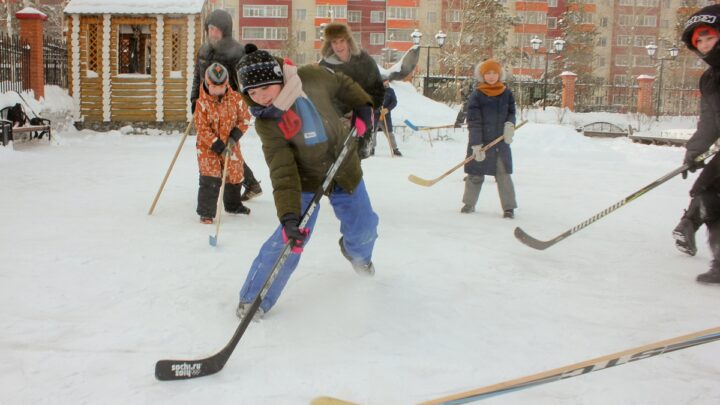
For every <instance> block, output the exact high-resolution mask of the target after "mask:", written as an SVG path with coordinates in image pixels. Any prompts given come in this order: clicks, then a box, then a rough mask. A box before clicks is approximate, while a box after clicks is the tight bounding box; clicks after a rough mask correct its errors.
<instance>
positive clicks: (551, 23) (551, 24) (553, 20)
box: [547, 17, 557, 30]
mask: <svg viewBox="0 0 720 405" xmlns="http://www.w3.org/2000/svg"><path fill="white" fill-rule="evenodd" d="M547 26H548V29H551V30H554V29H555V28H557V17H548V18H547Z"/></svg>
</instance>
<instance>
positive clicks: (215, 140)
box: [194, 63, 250, 224]
mask: <svg viewBox="0 0 720 405" xmlns="http://www.w3.org/2000/svg"><path fill="white" fill-rule="evenodd" d="M194 118H195V128H196V129H197V143H196V147H197V158H198V166H199V168H200V187H199V189H198V205H197V213H198V215H200V221H201V222H202V223H206V224H212V223H213V218H214V217H215V214H216V208H217V200H218V195H219V194H220V186H221V184H222V175H223V165H224V163H225V153H229V154H230V155H229V158H228V167H227V179H226V184H225V192H224V193H223V202H224V204H225V211H226V212H228V213H231V214H250V209H249V208H247V207H245V206H244V205H243V203H242V200H241V190H240V189H241V183H242V181H243V157H242V154H241V152H240V143H239V140H240V137H241V136H242V135H243V134H244V133H245V131H247V128H248V122H249V120H250V113H249V112H248V108H247V105H246V104H245V102H244V101H243V99H242V97H241V96H240V94H239V93H237V92H235V91H234V90H233V89H231V88H230V86H229V85H228V71H227V69H226V68H225V67H224V66H223V65H221V64H219V63H213V64H211V65H210V66H209V67H208V68H207V70H206V71H205V79H204V80H203V83H202V86H200V97H199V98H198V100H197V106H196V108H195V115H194Z"/></svg>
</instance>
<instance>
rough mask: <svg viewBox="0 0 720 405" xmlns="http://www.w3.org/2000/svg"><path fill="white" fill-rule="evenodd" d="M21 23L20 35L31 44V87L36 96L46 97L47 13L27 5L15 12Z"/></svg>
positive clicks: (38, 97)
mask: <svg viewBox="0 0 720 405" xmlns="http://www.w3.org/2000/svg"><path fill="white" fill-rule="evenodd" d="M15 18H17V19H18V20H19V23H20V37H21V38H22V39H24V40H25V41H27V43H28V45H30V66H29V68H30V86H29V87H30V89H31V90H32V91H33V92H34V93H35V98H36V99H38V100H40V98H41V97H45V60H44V56H43V34H44V27H45V20H47V19H48V17H47V15H45V14H43V13H41V12H40V11H38V10H36V9H34V8H32V7H25V8H24V9H22V10H20V11H18V12H17V13H15Z"/></svg>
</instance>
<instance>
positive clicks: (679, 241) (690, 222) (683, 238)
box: [673, 198, 702, 256]
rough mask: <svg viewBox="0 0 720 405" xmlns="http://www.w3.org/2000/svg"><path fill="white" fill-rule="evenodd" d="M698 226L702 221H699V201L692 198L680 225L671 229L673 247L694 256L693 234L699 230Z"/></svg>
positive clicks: (695, 247) (695, 251)
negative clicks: (673, 240) (673, 239)
mask: <svg viewBox="0 0 720 405" xmlns="http://www.w3.org/2000/svg"><path fill="white" fill-rule="evenodd" d="M700 225H702V220H701V219H700V203H699V199H698V198H693V199H692V200H690V205H689V206H688V209H686V210H685V213H684V214H683V216H682V218H681V219H680V223H679V224H678V225H677V226H676V227H675V229H673V238H675V246H676V247H677V248H678V250H680V251H681V252H683V253H685V254H688V255H690V256H695V254H696V253H697V245H696V244H695V233H696V232H697V230H698V229H699V228H700Z"/></svg>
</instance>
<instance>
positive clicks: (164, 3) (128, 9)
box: [65, 0, 205, 14]
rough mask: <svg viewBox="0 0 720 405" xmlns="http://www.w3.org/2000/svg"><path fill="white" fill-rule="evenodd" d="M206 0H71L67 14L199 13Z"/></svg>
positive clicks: (66, 7)
mask: <svg viewBox="0 0 720 405" xmlns="http://www.w3.org/2000/svg"><path fill="white" fill-rule="evenodd" d="M204 4H205V0H70V1H69V2H68V5H67V6H65V13H66V14H198V13H200V12H201V11H202V8H203V5H204Z"/></svg>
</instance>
